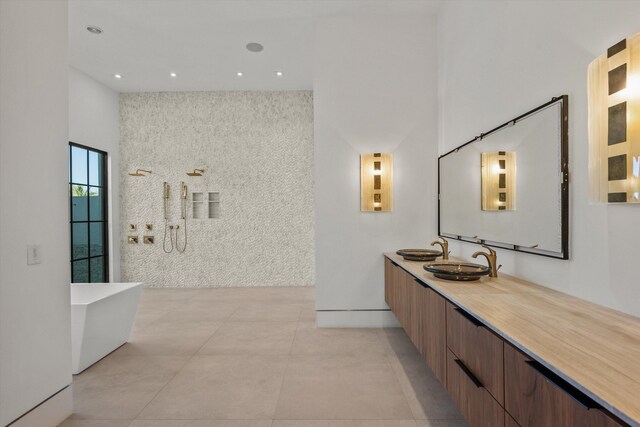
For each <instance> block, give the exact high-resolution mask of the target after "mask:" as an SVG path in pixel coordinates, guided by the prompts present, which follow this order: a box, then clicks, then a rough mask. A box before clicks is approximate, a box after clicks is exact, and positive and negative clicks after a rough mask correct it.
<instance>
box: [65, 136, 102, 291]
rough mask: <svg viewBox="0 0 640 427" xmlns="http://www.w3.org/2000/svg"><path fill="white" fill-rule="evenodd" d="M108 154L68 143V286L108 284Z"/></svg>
mask: <svg viewBox="0 0 640 427" xmlns="http://www.w3.org/2000/svg"><path fill="white" fill-rule="evenodd" d="M107 182H108V181H107V153H105V152H104V151H100V150H96V149H94V148H89V147H85V146H83V145H80V144H76V143H73V142H70V143H69V222H70V228H71V282H72V283H106V282H108V281H109V257H108V254H109V250H108V242H109V239H108V234H107V224H108V222H107V221H108V215H107V212H108V210H107Z"/></svg>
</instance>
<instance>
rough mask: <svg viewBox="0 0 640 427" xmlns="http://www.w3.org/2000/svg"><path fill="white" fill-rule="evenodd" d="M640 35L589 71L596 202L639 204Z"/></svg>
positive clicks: (591, 157)
mask: <svg viewBox="0 0 640 427" xmlns="http://www.w3.org/2000/svg"><path fill="white" fill-rule="evenodd" d="M639 117H640V34H636V35H634V36H633V37H629V38H627V39H624V40H621V41H620V42H618V43H616V44H615V45H613V46H611V47H610V48H609V49H607V52H605V53H603V54H602V55H601V56H599V57H598V58H596V59H595V60H594V61H593V62H592V63H591V64H590V65H589V178H590V194H591V199H592V200H593V201H600V202H605V203H640V120H638V118H639Z"/></svg>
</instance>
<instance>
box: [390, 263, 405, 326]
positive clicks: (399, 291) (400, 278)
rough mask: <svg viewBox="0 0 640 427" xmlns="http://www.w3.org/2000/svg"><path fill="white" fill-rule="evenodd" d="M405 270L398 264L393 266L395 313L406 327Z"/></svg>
mask: <svg viewBox="0 0 640 427" xmlns="http://www.w3.org/2000/svg"><path fill="white" fill-rule="evenodd" d="M405 274H406V273H405V272H404V270H403V269H402V268H400V267H398V266H397V265H394V266H393V313H394V314H395V315H396V318H397V319H398V322H400V326H402V327H403V328H406V322H405V316H406V308H405V305H406V301H405V300H406V289H405V283H404V282H405V277H404V276H405Z"/></svg>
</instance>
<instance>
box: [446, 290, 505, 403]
mask: <svg viewBox="0 0 640 427" xmlns="http://www.w3.org/2000/svg"><path fill="white" fill-rule="evenodd" d="M447 346H448V347H449V348H450V349H451V351H452V352H453V353H454V354H455V355H456V356H457V357H458V358H459V359H460V360H462V361H463V362H464V364H465V365H466V366H467V367H468V368H469V370H470V371H471V372H473V375H475V376H476V377H477V378H478V380H480V382H482V384H483V385H484V387H486V389H487V391H488V392H489V393H491V395H492V396H493V398H494V399H496V400H497V401H498V403H500V404H501V405H504V361H503V357H504V356H503V354H504V350H503V349H504V341H503V340H502V338H500V337H498V336H497V335H495V334H494V333H493V332H491V331H490V330H489V329H488V328H487V327H485V326H484V325H483V324H482V323H481V322H479V321H478V320H476V319H474V318H473V317H472V316H471V315H469V314H468V313H467V312H465V311H464V310H462V309H460V308H458V307H456V306H455V305H454V304H451V303H450V302H447Z"/></svg>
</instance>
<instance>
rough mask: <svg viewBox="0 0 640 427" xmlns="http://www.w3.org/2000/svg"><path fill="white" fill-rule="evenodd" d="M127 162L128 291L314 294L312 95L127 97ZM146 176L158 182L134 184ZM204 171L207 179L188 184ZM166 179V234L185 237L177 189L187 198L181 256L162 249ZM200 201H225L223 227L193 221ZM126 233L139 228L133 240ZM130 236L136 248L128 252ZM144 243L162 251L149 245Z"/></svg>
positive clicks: (123, 104)
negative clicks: (291, 290) (262, 289)
mask: <svg viewBox="0 0 640 427" xmlns="http://www.w3.org/2000/svg"><path fill="white" fill-rule="evenodd" d="M120 155H121V161H120V165H121V167H120V184H121V224H122V226H121V228H122V229H121V234H120V236H121V239H120V244H121V249H122V279H123V280H124V281H142V282H145V284H146V285H147V286H151V287H233V286H242V287H250V286H312V285H313V281H314V274H315V272H314V268H315V265H314V242H313V236H314V223H313V95H312V92H309V91H300V92H166V93H124V94H122V95H121V96H120ZM137 168H142V169H149V170H151V171H152V172H153V173H152V174H150V175H149V176H146V177H132V176H129V175H128V173H129V172H133V171H135V170H136V169H137ZM195 168H199V169H204V170H205V173H204V174H203V176H201V177H190V176H187V174H186V173H187V172H188V171H191V170H193V169H195ZM165 181H166V182H168V183H169V185H170V186H171V193H170V199H169V203H168V206H169V208H168V216H169V224H172V225H176V224H179V225H180V232H179V236H180V239H182V229H183V223H182V220H180V198H179V195H180V182H181V181H184V182H185V183H186V184H187V186H188V189H189V194H188V198H187V236H188V244H187V248H186V250H185V252H184V253H178V252H177V251H176V250H175V249H174V251H173V252H172V253H168V254H167V253H165V252H164V251H163V245H162V243H163V234H164V219H163V208H162V205H163V199H162V190H163V182H165ZM194 191H196V192H204V193H206V192H209V191H218V192H220V202H221V203H220V218H219V219H193V218H192V206H191V193H192V192H194ZM205 212H206V210H205ZM129 224H135V225H136V226H137V230H136V231H134V232H130V231H129V230H128V226H129ZM145 224H152V225H153V230H152V231H150V232H147V231H145V230H144V228H145ZM129 235H138V236H139V243H138V244H128V243H127V240H128V239H127V237H128V236H129ZM144 235H153V236H154V238H155V243H154V244H144V243H143V238H142V237H143V236H144Z"/></svg>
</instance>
